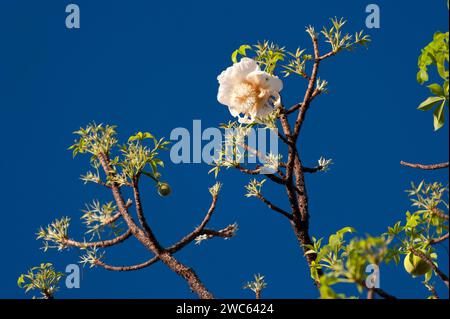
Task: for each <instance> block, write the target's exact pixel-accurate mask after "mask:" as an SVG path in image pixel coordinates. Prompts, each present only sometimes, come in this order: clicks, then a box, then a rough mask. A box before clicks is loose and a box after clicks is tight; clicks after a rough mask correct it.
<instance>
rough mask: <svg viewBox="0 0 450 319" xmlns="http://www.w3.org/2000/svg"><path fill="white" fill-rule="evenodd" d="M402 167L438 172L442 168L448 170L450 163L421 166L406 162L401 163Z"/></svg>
mask: <svg viewBox="0 0 450 319" xmlns="http://www.w3.org/2000/svg"><path fill="white" fill-rule="evenodd" d="M400 165H403V166H407V167H411V168H419V169H423V170H436V169H442V168H448V166H449V162H445V163H438V164H419V163H408V162H405V161H400Z"/></svg>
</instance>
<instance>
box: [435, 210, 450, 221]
mask: <svg viewBox="0 0 450 319" xmlns="http://www.w3.org/2000/svg"><path fill="white" fill-rule="evenodd" d="M432 212H433V215H436V216H438V217H439V218H442V219H445V220H448V215H447V214H445V213H444V212H443V211H441V210H440V209H439V208H437V207H434V208H433V209H432Z"/></svg>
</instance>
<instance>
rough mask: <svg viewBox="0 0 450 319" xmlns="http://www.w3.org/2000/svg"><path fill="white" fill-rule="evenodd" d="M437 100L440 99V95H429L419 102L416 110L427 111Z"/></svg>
mask: <svg viewBox="0 0 450 319" xmlns="http://www.w3.org/2000/svg"><path fill="white" fill-rule="evenodd" d="M439 101H442V97H439V96H430V97H429V98H427V99H426V100H425V101H423V102H422V103H420V105H419V106H418V107H417V109H418V110H421V111H428V110H431V109H432V108H433V106H434V105H435V104H436V103H438V102H439Z"/></svg>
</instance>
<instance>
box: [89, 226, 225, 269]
mask: <svg viewBox="0 0 450 319" xmlns="http://www.w3.org/2000/svg"><path fill="white" fill-rule="evenodd" d="M230 228H231V227H230V226H227V227H225V228H224V229H221V230H212V229H204V230H202V231H201V232H199V233H197V236H199V235H202V234H205V235H208V236H212V237H222V238H231V237H233V235H234V232H231V231H230ZM197 236H194V237H192V236H190V237H189V239H186V238H187V236H186V237H185V238H184V239H182V240H180V241H179V242H177V243H176V244H174V245H172V246H170V247H169V248H167V249H166V251H168V252H170V253H172V254H173V253H176V252H178V251H179V250H181V249H182V248H184V247H185V246H186V245H188V244H190V243H191V242H193V241H194V239H195V238H196V237H197ZM159 260H160V258H159V257H158V256H155V257H152V258H150V259H149V260H147V261H144V262H142V263H140V264H135V265H130V266H113V265H108V264H106V263H105V262H103V261H102V260H96V261H95V264H96V265H98V266H100V267H103V268H105V269H106V270H111V271H134V270H139V269H143V268H146V267H149V266H151V265H153V264H154V263H156V262H158V261H159Z"/></svg>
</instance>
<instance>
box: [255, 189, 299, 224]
mask: <svg viewBox="0 0 450 319" xmlns="http://www.w3.org/2000/svg"><path fill="white" fill-rule="evenodd" d="M256 197H258V198H259V199H260V200H261V201H262V202H263V203H264V204H266V205H267V206H268V207H269V208H270V209H271V210H273V211H275V212H277V213H280V214H281V215H283V216H284V217H286V218H287V219H289V220H292V215H291V214H289V213H288V212H286V211H285V210H283V209H281V208H279V207H278V206H276V205H274V204H272V202H270V201H269V200H268V199H266V198H265V197H264V196H263V195H261V194H260V193H258V194H257V195H256Z"/></svg>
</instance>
